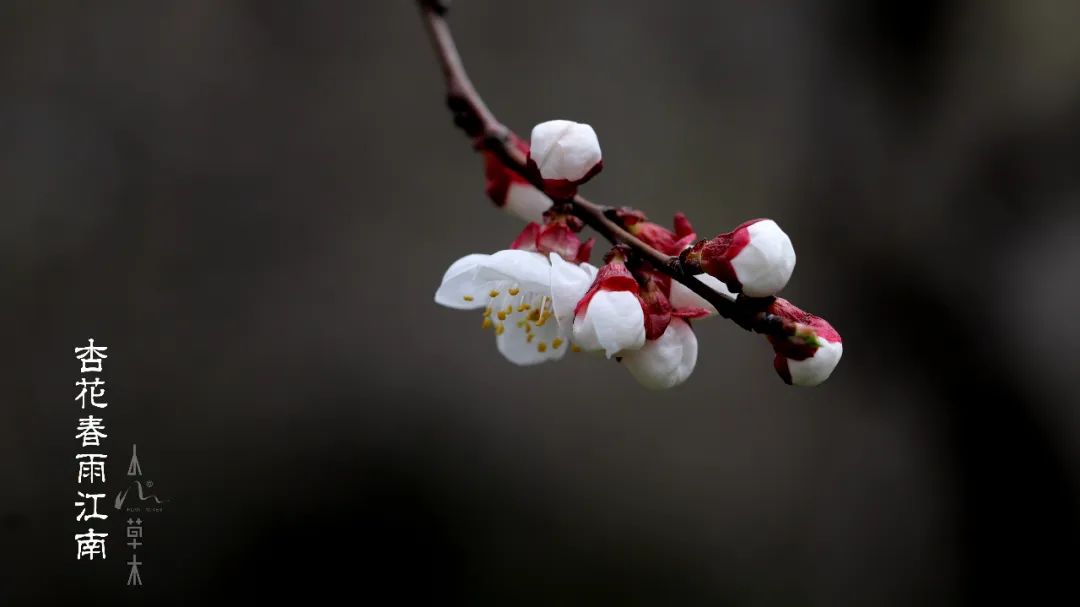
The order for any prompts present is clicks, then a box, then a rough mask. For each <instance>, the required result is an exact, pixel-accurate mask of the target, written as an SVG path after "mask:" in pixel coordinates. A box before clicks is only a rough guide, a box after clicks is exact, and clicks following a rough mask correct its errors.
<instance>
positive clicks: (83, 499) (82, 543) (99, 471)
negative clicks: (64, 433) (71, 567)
mask: <svg viewBox="0 0 1080 607" xmlns="http://www.w3.org/2000/svg"><path fill="white" fill-rule="evenodd" d="M106 350H108V348H107V347H105V346H96V345H94V340H93V339H90V340H89V344H88V345H87V346H84V347H81V348H75V358H76V359H77V360H78V361H79V362H80V364H81V368H80V370H79V374H80V377H79V380H78V381H76V382H75V387H76V388H80V391H79V393H78V395H76V396H75V401H76V402H78V403H79V409H80V412H81V413H80V417H79V418H78V423H77V425H76V428H75V429H76V431H77V434H76V435H75V439H76V440H77V441H78V442H79V447H80V452H79V453H77V454H76V455H75V462H76V466H77V467H76V474H75V482H76V483H77V484H78V487H77V488H76V491H75V495H76V497H77V499H76V500H75V508H76V510H77V512H76V514H75V521H76V522H79V523H81V522H84V521H90V520H91V519H100V520H106V519H108V518H109V516H108V515H107V514H101V513H99V512H98V500H99V499H101V498H103V497H105V493H104V484H105V460H106V458H108V454H106V453H103V452H102V451H104V449H102V448H101V447H102V442H101V439H103V438H108V436H109V435H108V434H106V433H105V419H104V418H103V417H95V416H94V415H93V411H94V410H95V409H105V408H106V407H108V406H109V403H107V402H105V400H104V398H105V387H104V386H105V380H104V379H102V378H101V377H100V375H98V374H100V373H101V372H102V363H103V362H104V360H105V359H106V358H108V357H109V356H108V355H107V354H106V353H105V351H106ZM88 374H95V375H92V376H90V375H88ZM88 405H89V409H87V406H88ZM83 414H85V417H82V415H83ZM87 447H95V449H94V451H95V452H86V449H87ZM84 485H87V486H86V487H84ZM95 485H96V486H95ZM84 489H85V490H84ZM95 489H97V490H100V491H102V492H101V493H95V492H94V490H95ZM108 536H109V534H108V533H98V532H95V531H94V529H93V527H87V529H86V532H85V533H76V534H75V558H76V560H82V558H83V557H86V558H87V559H88V560H94V557H95V556H97V557H101V558H102V559H104V558H105V539H106V538H107V537H108Z"/></svg>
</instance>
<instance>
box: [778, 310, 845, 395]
mask: <svg viewBox="0 0 1080 607" xmlns="http://www.w3.org/2000/svg"><path fill="white" fill-rule="evenodd" d="M766 311H767V312H768V313H769V314H774V315H776V316H779V317H780V318H783V319H785V320H789V321H791V322H794V323H796V325H797V326H798V330H800V331H803V330H805V331H812V332H813V334H814V335H816V336H817V337H818V338H820V339H824V340H825V341H829V342H832V343H839V342H841V341H843V340H842V339H841V337H840V334H839V333H838V332H837V331H836V329H834V328H833V326H832V325H830V324H829V322H828V321H827V320H825V319H824V318H821V317H820V316H815V315H813V314H811V313H809V312H807V311H806V310H803V309H801V308H799V307H798V306H796V305H795V304H793V303H791V302H790V301H788V300H786V299H784V298H782V297H777V298H775V299H774V300H773V301H772V302H771V303H770V304H769V306H768V307H767V308H766ZM768 339H769V343H770V344H772V347H773V350H774V351H775V352H776V355H777V359H780V358H784V359H790V360H806V359H807V358H810V357H812V356H813V355H814V352H816V351H817V346H816V345H812V344H808V343H806V342H805V341H804V340H803V339H800V338H799V336H798V335H795V336H791V337H776V336H773V335H770V336H769V337H768ZM773 364H774V365H779V362H778V360H774V361H773ZM784 369H785V371H784V372H786V369H787V363H786V362H785V363H784ZM776 371H777V373H780V377H785V376H784V373H783V372H781V371H780V367H779V366H777V369H776ZM784 381H786V382H788V383H791V376H790V374H788V376H787V377H786V378H785V379H784Z"/></svg>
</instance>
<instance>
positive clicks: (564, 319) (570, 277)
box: [548, 253, 597, 325]
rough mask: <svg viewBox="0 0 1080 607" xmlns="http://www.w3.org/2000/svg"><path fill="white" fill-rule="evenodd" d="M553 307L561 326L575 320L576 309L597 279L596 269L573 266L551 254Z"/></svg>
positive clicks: (580, 265) (581, 265)
mask: <svg viewBox="0 0 1080 607" xmlns="http://www.w3.org/2000/svg"><path fill="white" fill-rule="evenodd" d="M548 257H549V259H550V261H551V307H552V310H554V312H555V320H556V321H558V323H559V324H560V325H569V324H570V323H571V322H573V320H574V308H575V307H576V306H577V304H578V302H579V301H581V298H582V297H584V296H585V293H586V292H587V291H588V290H589V287H590V286H591V285H592V283H593V279H594V278H596V272H597V270H596V267H594V266H593V265H591V264H588V263H582V264H573V263H570V262H568V261H566V260H564V259H563V258H562V257H560V256H559V255H558V254H557V253H551V254H550V255H549V256H548Z"/></svg>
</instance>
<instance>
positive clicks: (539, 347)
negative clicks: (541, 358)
mask: <svg viewBox="0 0 1080 607" xmlns="http://www.w3.org/2000/svg"><path fill="white" fill-rule="evenodd" d="M536 351H537V352H547V344H546V343H544V342H540V343H538V344H536Z"/></svg>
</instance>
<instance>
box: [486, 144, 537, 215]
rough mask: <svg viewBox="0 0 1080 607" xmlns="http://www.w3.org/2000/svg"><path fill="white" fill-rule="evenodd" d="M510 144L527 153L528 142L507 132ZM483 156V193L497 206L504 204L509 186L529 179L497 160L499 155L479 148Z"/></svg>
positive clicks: (526, 181)
mask: <svg viewBox="0 0 1080 607" xmlns="http://www.w3.org/2000/svg"><path fill="white" fill-rule="evenodd" d="M509 137H510V140H511V144H512V145H514V146H517V148H518V149H519V150H521V151H522V152H524V153H525V154H528V153H529V144H528V143H526V142H525V140H523V139H521V138H520V137H518V136H517V135H515V134H513V133H510V134H509ZM480 154H481V155H482V156H483V157H484V179H485V183H484V193H485V194H487V196H488V198H490V199H491V201H492V202H494V203H495V206H497V207H500V208H502V207H504V206H506V196H507V194H508V193H509V192H510V186H511V185H513V184H515V183H519V184H523V185H531V184H529V180H528V179H526V178H525V177H522V176H521V175H519V174H518V173H517V171H514V170H513V169H510V168H509V167H507V166H506V165H504V164H503V163H502V161H501V160H499V157H498V156H496V155H495V154H493V153H492V152H490V151H488V150H481V152H480Z"/></svg>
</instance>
